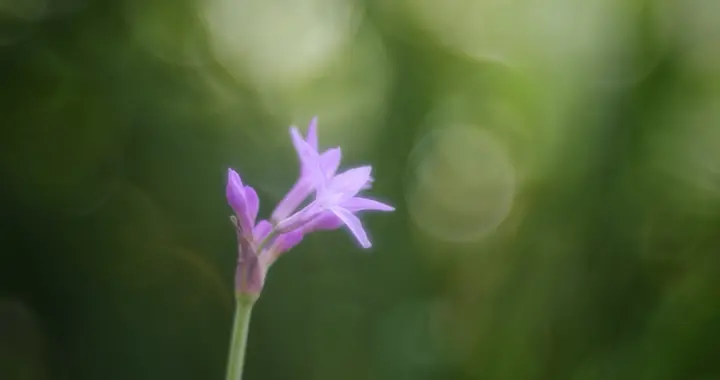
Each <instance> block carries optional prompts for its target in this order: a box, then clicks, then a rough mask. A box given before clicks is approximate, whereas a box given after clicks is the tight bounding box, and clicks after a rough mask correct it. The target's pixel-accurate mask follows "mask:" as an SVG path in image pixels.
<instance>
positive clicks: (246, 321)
mask: <svg viewBox="0 0 720 380" xmlns="http://www.w3.org/2000/svg"><path fill="white" fill-rule="evenodd" d="M254 304H255V297H252V296H248V295H243V294H238V295H237V297H236V302H235V320H234V321H233V330H232V338H231V340H230V354H229V356H228V366H227V376H225V379H226V380H241V379H242V373H243V364H244V363H245V346H246V345H247V336H248V327H249V326H250V315H251V314H252V308H253V305H254Z"/></svg>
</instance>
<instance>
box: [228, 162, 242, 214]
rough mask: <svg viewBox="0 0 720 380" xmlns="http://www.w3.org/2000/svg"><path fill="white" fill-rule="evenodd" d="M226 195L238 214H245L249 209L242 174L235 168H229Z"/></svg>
mask: <svg viewBox="0 0 720 380" xmlns="http://www.w3.org/2000/svg"><path fill="white" fill-rule="evenodd" d="M225 196H226V197H227V201H228V203H229V204H230V207H232V208H233V211H235V214H237V215H238V216H240V215H243V214H245V212H246V210H247V200H246V199H245V188H244V187H243V183H242V180H241V179H240V175H239V174H237V173H236V172H235V171H234V170H232V169H228V178H227V186H226V187H225Z"/></svg>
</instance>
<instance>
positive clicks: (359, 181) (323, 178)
mask: <svg viewBox="0 0 720 380" xmlns="http://www.w3.org/2000/svg"><path fill="white" fill-rule="evenodd" d="M311 127H313V129H312V131H309V132H308V140H311V139H310V136H316V132H315V130H314V129H315V128H314V127H315V123H312V124H311ZM290 134H291V136H292V139H293V145H294V146H295V150H296V151H297V153H298V157H299V158H300V163H301V168H302V170H301V178H300V179H299V180H298V183H304V184H306V186H309V187H311V190H309V191H307V192H306V193H305V194H304V197H303V199H302V200H300V201H298V202H297V203H296V204H297V205H299V204H300V203H302V201H303V200H304V199H305V198H307V196H308V195H309V194H310V193H311V192H312V190H313V189H314V191H315V200H314V201H312V202H311V203H310V204H309V205H308V206H306V207H305V208H303V209H302V210H300V211H299V212H297V213H296V214H294V215H292V216H290V217H287V218H286V219H284V220H280V221H277V226H276V227H277V229H278V230H280V231H291V230H295V229H301V230H303V231H304V232H306V233H307V232H311V231H316V230H324V229H335V228H338V227H339V226H341V225H343V224H344V225H346V226H347V227H348V229H350V231H351V232H352V234H353V235H354V236H355V238H356V239H357V241H358V242H359V243H360V245H361V246H362V247H363V248H369V247H370V246H371V245H372V244H371V243H370V240H369V239H368V237H367V233H366V232H365V229H364V228H363V225H362V222H361V221H360V219H359V218H358V217H357V216H356V215H355V213H357V212H360V211H393V210H395V209H394V208H393V207H392V206H389V205H386V204H384V203H381V202H378V201H376V200H372V199H368V198H364V197H358V196H356V195H357V194H358V193H359V192H360V191H362V190H365V189H367V188H369V187H370V185H371V183H372V180H373V179H372V177H371V172H372V167H370V166H361V167H358V168H354V169H350V170H347V171H345V172H343V173H341V174H338V175H335V173H336V172H337V167H338V165H339V162H340V156H341V154H340V149H339V148H338V149H337V153H334V151H333V154H332V155H329V154H328V152H331V151H332V150H329V151H327V152H325V153H323V154H320V153H318V151H317V141H306V140H303V138H302V136H300V133H299V132H298V131H297V129H296V128H291V129H290ZM335 155H337V157H335ZM328 157H331V158H328Z"/></svg>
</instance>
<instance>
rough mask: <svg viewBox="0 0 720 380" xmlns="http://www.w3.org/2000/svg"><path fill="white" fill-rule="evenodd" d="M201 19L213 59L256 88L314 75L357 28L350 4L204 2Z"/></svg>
mask: <svg viewBox="0 0 720 380" xmlns="http://www.w3.org/2000/svg"><path fill="white" fill-rule="evenodd" d="M202 13H203V16H204V18H205V20H206V23H207V27H208V30H209V32H210V34H211V44H212V47H213V51H214V53H215V56H216V58H217V59H218V60H219V62H220V63H221V64H222V65H223V66H224V67H225V68H226V69H227V70H228V71H229V72H230V73H232V74H233V75H235V76H236V77H238V78H246V77H247V78H249V79H250V80H251V81H252V82H254V83H256V84H258V85H270V86H273V85H287V84H290V83H296V82H297V81H300V80H304V79H306V78H307V77H308V76H310V75H315V74H318V73H319V71H320V70H321V69H322V68H324V66H325V65H326V64H327V63H328V62H329V60H330V59H332V58H333V57H334V56H335V55H336V54H337V53H338V52H339V51H340V49H341V48H342V47H343V46H344V45H346V44H347V43H348V40H349V38H350V37H351V36H352V35H353V34H354V32H355V30H356V28H357V26H358V24H359V20H360V17H359V13H358V8H357V7H356V4H355V3H354V2H352V1H350V0H311V1H303V2H286V1H281V0H249V1H236V0H207V1H205V2H203V9H202Z"/></svg>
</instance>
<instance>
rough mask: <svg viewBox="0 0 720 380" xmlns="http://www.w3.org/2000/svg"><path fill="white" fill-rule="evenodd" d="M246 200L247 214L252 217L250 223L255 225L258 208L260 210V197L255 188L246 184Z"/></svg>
mask: <svg viewBox="0 0 720 380" xmlns="http://www.w3.org/2000/svg"><path fill="white" fill-rule="evenodd" d="M245 200H246V202H247V216H248V217H249V218H250V224H251V225H254V224H255V219H257V215H258V210H260V198H258V195H257V192H255V189H253V188H252V187H250V186H245Z"/></svg>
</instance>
